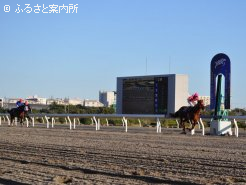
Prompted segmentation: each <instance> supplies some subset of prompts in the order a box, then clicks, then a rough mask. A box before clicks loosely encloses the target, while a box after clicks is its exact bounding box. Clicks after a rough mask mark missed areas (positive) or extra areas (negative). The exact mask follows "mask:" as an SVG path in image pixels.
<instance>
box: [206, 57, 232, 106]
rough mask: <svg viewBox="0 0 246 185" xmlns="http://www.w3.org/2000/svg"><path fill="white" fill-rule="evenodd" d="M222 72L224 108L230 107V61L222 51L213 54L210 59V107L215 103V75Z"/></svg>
mask: <svg viewBox="0 0 246 185" xmlns="http://www.w3.org/2000/svg"><path fill="white" fill-rule="evenodd" d="M219 74H222V75H224V79H225V91H224V105H225V109H230V98H231V61H230V59H229V57H228V56H227V55H225V54H223V53H219V54H217V55H215V56H214V57H213V59H212V61H211V70H210V109H214V108H215V104H216V77H217V76H218V75H219ZM222 91H223V90H222Z"/></svg>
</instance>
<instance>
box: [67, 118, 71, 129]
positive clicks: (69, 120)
mask: <svg viewBox="0 0 246 185" xmlns="http://www.w3.org/2000/svg"><path fill="white" fill-rule="evenodd" d="M67 120H68V122H69V129H70V130H72V122H71V119H70V117H69V116H68V117H67Z"/></svg>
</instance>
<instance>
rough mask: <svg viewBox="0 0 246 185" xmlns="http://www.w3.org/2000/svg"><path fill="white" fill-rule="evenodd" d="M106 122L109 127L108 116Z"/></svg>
mask: <svg viewBox="0 0 246 185" xmlns="http://www.w3.org/2000/svg"><path fill="white" fill-rule="evenodd" d="M106 123H107V127H108V118H106Z"/></svg>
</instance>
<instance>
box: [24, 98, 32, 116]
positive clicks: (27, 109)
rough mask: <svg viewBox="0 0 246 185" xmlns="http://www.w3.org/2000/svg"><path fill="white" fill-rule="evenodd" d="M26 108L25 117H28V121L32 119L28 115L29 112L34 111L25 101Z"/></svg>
mask: <svg viewBox="0 0 246 185" xmlns="http://www.w3.org/2000/svg"><path fill="white" fill-rule="evenodd" d="M24 105H25V108H24V112H25V117H27V118H28V119H31V118H30V116H29V115H28V112H29V111H30V112H31V111H32V109H31V107H30V105H29V103H28V101H25V104H24Z"/></svg>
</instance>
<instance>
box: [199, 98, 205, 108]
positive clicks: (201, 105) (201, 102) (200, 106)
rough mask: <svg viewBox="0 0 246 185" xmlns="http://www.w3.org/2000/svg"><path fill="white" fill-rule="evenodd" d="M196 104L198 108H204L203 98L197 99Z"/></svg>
mask: <svg viewBox="0 0 246 185" xmlns="http://www.w3.org/2000/svg"><path fill="white" fill-rule="evenodd" d="M197 106H198V107H199V108H200V109H202V110H204V109H205V105H204V102H203V100H198V101H197Z"/></svg>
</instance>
